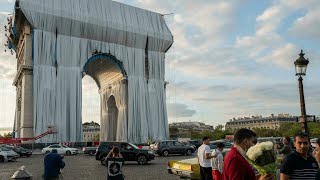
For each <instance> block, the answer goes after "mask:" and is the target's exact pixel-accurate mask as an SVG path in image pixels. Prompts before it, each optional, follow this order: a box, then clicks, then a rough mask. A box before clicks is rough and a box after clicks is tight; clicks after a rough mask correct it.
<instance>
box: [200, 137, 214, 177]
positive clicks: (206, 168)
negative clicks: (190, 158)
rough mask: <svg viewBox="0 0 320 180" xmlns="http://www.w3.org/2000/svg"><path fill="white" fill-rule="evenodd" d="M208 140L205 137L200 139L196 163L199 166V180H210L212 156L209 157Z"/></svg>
mask: <svg viewBox="0 0 320 180" xmlns="http://www.w3.org/2000/svg"><path fill="white" fill-rule="evenodd" d="M209 143H210V138H209V137H208V136H205V137H203V138H202V145H201V146H200V147H199V148H198V154H197V155H198V163H199V165H200V175H201V180H212V179H213V178H212V167H211V162H210V159H211V158H213V157H214V156H212V155H211V151H210V147H209V146H208V145H209Z"/></svg>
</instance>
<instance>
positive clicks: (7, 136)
mask: <svg viewBox="0 0 320 180" xmlns="http://www.w3.org/2000/svg"><path fill="white" fill-rule="evenodd" d="M0 137H4V138H12V133H11V132H9V133H4V134H3V136H0Z"/></svg>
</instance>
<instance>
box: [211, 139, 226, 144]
mask: <svg viewBox="0 0 320 180" xmlns="http://www.w3.org/2000/svg"><path fill="white" fill-rule="evenodd" d="M214 142H229V141H226V140H223V139H220V140H215V141H210V143H214Z"/></svg>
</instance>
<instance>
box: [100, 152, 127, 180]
mask: <svg viewBox="0 0 320 180" xmlns="http://www.w3.org/2000/svg"><path fill="white" fill-rule="evenodd" d="M105 164H106V165H107V167H108V177H107V180H124V176H123V174H122V166H123V164H124V158H123V157H122V155H121V153H120V150H119V148H118V147H117V146H113V148H112V150H111V151H110V152H109V153H108V155H107V157H106V159H105Z"/></svg>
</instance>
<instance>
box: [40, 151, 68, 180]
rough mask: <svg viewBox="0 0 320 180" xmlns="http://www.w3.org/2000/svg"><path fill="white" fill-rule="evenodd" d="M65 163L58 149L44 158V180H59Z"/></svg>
mask: <svg viewBox="0 0 320 180" xmlns="http://www.w3.org/2000/svg"><path fill="white" fill-rule="evenodd" d="M64 166H65V163H64V162H63V160H62V157H61V156H60V155H59V154H57V150H56V149H52V151H51V153H49V154H47V155H46V156H45V157H44V175H43V179H44V180H57V179H58V177H59V174H60V169H62V168H64Z"/></svg>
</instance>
